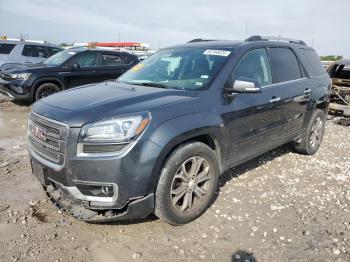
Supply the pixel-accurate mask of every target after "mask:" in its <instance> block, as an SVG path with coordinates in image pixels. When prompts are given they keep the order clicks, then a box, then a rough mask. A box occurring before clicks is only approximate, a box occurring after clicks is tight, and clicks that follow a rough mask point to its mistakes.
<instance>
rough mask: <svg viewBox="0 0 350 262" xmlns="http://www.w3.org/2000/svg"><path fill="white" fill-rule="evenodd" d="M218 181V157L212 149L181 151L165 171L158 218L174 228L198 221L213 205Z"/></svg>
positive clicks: (201, 146)
mask: <svg viewBox="0 0 350 262" xmlns="http://www.w3.org/2000/svg"><path fill="white" fill-rule="evenodd" d="M218 177H219V168H218V163H217V158H216V154H215V152H214V151H213V150H212V149H211V148H210V147H208V146H207V145H206V144H203V143H201V142H191V143H187V144H184V145H182V146H180V147H178V148H177V149H176V150H175V151H174V152H173V153H171V155H170V156H169V158H168V159H167V160H166V162H165V164H164V166H163V169H162V171H161V175H160V179H159V182H158V185H157V189H156V199H155V215H156V216H157V217H159V218H160V219H162V220H164V221H166V222H167V223H169V224H171V225H182V224H186V223H189V222H191V221H193V220H195V219H196V218H198V217H199V216H201V215H202V214H203V213H204V212H205V210H206V209H207V208H208V207H209V206H210V204H211V203H212V201H213V199H214V196H215V191H216V189H217V185H218Z"/></svg>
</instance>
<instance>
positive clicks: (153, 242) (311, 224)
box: [0, 98, 350, 261]
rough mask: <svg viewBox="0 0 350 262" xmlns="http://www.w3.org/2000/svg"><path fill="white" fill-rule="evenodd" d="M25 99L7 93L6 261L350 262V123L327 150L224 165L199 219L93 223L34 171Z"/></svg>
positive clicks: (0, 182) (332, 126) (0, 176)
mask: <svg viewBox="0 0 350 262" xmlns="http://www.w3.org/2000/svg"><path fill="white" fill-rule="evenodd" d="M28 112H29V109H28V107H27V106H17V105H13V104H12V103H11V102H8V101H7V100H4V99H2V98H0V261H255V260H254V259H256V261H350V213H349V209H350V153H349V152H350V127H348V126H342V125H339V124H338V123H337V118H333V119H330V120H329V121H328V122H327V127H326V134H325V137H324V141H323V144H322V146H321V149H320V151H319V152H318V153H317V154H316V155H314V156H304V155H298V154H295V153H293V152H291V150H290V149H289V147H288V146H283V147H280V148H278V149H276V150H274V151H271V152H269V153H267V154H264V155H262V156H261V157H259V158H257V159H254V160H252V161H250V162H248V163H246V164H243V165H241V166H239V167H237V168H235V169H232V170H229V171H227V172H226V173H225V174H224V175H223V176H222V177H221V179H220V189H219V193H218V196H217V199H216V201H215V202H214V204H213V205H212V206H211V207H210V209H209V210H208V211H207V212H206V213H205V214H204V215H203V216H201V217H200V218H199V219H197V220H196V221H194V222H192V223H190V224H188V225H184V226H180V227H173V226H170V225H168V224H166V223H164V222H162V221H160V220H158V219H156V218H155V217H150V218H148V219H146V220H141V221H133V222H130V221H129V222H123V223H113V224H87V223H84V222H80V221H77V220H75V219H73V218H71V217H69V216H67V215H66V214H64V213H62V212H60V211H59V210H57V209H55V208H54V207H53V206H52V205H51V204H50V203H49V202H48V201H47V200H46V198H45V195H44V193H43V191H42V190H41V187H40V185H39V183H38V181H36V180H35V179H34V177H33V176H32V175H31V170H30V164H29V158H28V154H27V150H26V140H25V134H26V119H27V115H28Z"/></svg>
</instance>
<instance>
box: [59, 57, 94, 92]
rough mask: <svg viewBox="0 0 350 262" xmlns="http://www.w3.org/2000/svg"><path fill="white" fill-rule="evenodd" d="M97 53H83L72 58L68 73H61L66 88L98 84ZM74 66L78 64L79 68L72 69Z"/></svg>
mask: <svg viewBox="0 0 350 262" xmlns="http://www.w3.org/2000/svg"><path fill="white" fill-rule="evenodd" d="M97 61H98V60H97V52H92V51H90V52H83V53H81V54H78V55H77V56H76V57H73V58H72V59H71V61H69V64H68V65H67V66H68V68H72V69H71V70H69V71H66V72H62V74H61V75H62V77H63V78H64V80H65V83H66V86H67V87H68V88H71V87H76V86H81V85H86V84H90V83H96V82H99V81H100V80H99V78H98V72H97V68H98V66H97V65H98V63H97ZM74 64H78V65H79V68H73V67H72V66H73V65H74Z"/></svg>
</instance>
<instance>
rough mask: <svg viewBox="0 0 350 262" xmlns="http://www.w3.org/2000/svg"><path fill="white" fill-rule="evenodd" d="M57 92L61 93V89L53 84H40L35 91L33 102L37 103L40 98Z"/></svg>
mask: <svg viewBox="0 0 350 262" xmlns="http://www.w3.org/2000/svg"><path fill="white" fill-rule="evenodd" d="M59 91H61V89H60V88H59V87H58V86H57V85H55V84H53V83H44V84H41V85H40V86H39V87H38V88H37V89H36V91H35V101H38V100H40V99H41V98H44V97H47V96H49V95H52V94H54V93H57V92H59Z"/></svg>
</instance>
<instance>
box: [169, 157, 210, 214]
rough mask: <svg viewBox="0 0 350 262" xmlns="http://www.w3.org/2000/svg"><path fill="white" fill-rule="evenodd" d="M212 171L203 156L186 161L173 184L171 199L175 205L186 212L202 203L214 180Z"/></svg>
mask: <svg viewBox="0 0 350 262" xmlns="http://www.w3.org/2000/svg"><path fill="white" fill-rule="evenodd" d="M211 173H212V172H211V170H210V165H209V163H208V161H207V160H206V159H204V158H203V157H201V156H194V157H191V158H189V159H187V160H186V161H184V162H183V163H182V164H181V166H180V167H179V168H178V170H177V171H176V174H175V176H174V178H173V181H172V184H171V191H170V199H171V202H172V205H173V207H174V208H175V209H176V210H177V211H180V212H184V211H187V210H190V209H193V208H195V206H197V205H198V204H200V203H201V202H202V201H203V200H204V199H205V196H206V194H207V193H208V190H209V188H210V186H211V183H212V181H213V178H212V176H211Z"/></svg>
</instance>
